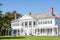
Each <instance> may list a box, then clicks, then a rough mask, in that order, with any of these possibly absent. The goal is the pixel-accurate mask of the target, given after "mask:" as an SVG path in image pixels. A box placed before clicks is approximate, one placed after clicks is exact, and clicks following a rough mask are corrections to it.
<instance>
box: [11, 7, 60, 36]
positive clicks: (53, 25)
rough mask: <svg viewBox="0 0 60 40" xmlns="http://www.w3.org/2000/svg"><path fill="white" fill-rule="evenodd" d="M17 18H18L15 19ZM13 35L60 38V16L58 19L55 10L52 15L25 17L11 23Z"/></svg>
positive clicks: (42, 14) (40, 14) (51, 12)
mask: <svg viewBox="0 0 60 40" xmlns="http://www.w3.org/2000/svg"><path fill="white" fill-rule="evenodd" d="M15 18H16V17H15ZM11 28H12V35H17V36H19V35H34V36H59V35H60V14H59V17H56V16H55V15H54V14H53V8H50V13H49V14H48V13H39V14H31V13H29V14H28V15H24V16H22V17H21V18H18V19H15V20H12V21H11Z"/></svg>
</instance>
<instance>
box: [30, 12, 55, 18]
mask: <svg viewBox="0 0 60 40" xmlns="http://www.w3.org/2000/svg"><path fill="white" fill-rule="evenodd" d="M30 16H32V17H34V18H55V16H53V15H52V16H51V15H50V14H48V13H38V14H31V15H30Z"/></svg>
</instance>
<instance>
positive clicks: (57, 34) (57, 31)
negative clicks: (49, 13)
mask: <svg viewBox="0 0 60 40" xmlns="http://www.w3.org/2000/svg"><path fill="white" fill-rule="evenodd" d="M58 31H59V28H57V36H59V33H58Z"/></svg>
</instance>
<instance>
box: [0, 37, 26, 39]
mask: <svg viewBox="0 0 60 40" xmlns="http://www.w3.org/2000/svg"><path fill="white" fill-rule="evenodd" d="M24 38H26V37H0V39H24Z"/></svg>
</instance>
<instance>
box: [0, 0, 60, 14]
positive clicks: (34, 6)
mask: <svg viewBox="0 0 60 40" xmlns="http://www.w3.org/2000/svg"><path fill="white" fill-rule="evenodd" d="M0 3H2V4H3V5H2V6H0V9H1V10H2V11H3V13H5V12H7V11H10V12H12V11H14V10H16V11H17V13H21V14H27V13H29V12H31V13H32V14H35V13H43V12H47V13H49V12H50V7H53V8H54V14H55V15H58V13H60V0H0Z"/></svg>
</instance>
